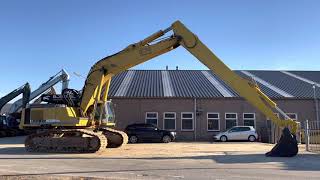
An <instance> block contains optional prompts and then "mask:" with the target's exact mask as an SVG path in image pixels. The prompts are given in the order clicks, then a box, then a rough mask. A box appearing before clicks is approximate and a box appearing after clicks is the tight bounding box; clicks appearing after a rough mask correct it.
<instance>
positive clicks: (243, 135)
mask: <svg viewBox="0 0 320 180" xmlns="http://www.w3.org/2000/svg"><path fill="white" fill-rule="evenodd" d="M239 129H240V139H241V140H247V139H248V137H249V135H250V128H249V127H239Z"/></svg>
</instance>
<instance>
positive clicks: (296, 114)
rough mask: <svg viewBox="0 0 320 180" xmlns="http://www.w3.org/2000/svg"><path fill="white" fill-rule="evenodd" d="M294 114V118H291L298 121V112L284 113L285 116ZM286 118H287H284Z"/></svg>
mask: <svg viewBox="0 0 320 180" xmlns="http://www.w3.org/2000/svg"><path fill="white" fill-rule="evenodd" d="M293 114H294V115H295V116H296V118H295V119H292V120H293V121H298V113H286V115H287V116H289V115H293ZM286 119H287V118H286Z"/></svg>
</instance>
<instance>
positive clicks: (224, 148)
mask: <svg viewBox="0 0 320 180" xmlns="http://www.w3.org/2000/svg"><path fill="white" fill-rule="evenodd" d="M23 139H24V137H14V138H2V139H0V153H1V152H5V151H7V152H8V153H9V154H12V155H13V154H19V153H23V154H25V153H26V152H24V148H23V147H24V146H23V144H22V143H23ZM273 146H274V145H273V144H265V143H258V142H255V143H252V142H226V143H222V142H172V143H168V144H164V143H139V144H127V145H125V146H124V147H121V148H110V149H107V150H106V151H105V152H103V153H95V154H65V156H70V157H125V158H130V157H134V158H145V157H185V156H198V155H210V154H215V155H227V154H235V153H237V152H241V153H245V154H252V153H253V154H256V153H261V152H268V151H270V150H271V149H272V147H273ZM299 148H300V152H304V151H305V148H304V145H300V146H299ZM29 154H30V155H33V154H32V153H29ZM40 154H41V153H40ZM51 156H54V154H51Z"/></svg>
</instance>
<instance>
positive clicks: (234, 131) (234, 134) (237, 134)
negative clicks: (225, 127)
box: [228, 127, 241, 140]
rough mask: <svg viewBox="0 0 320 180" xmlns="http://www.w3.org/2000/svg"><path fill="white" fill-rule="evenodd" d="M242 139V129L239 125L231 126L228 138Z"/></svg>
mask: <svg viewBox="0 0 320 180" xmlns="http://www.w3.org/2000/svg"><path fill="white" fill-rule="evenodd" d="M240 139H241V130H240V128H239V127H234V128H231V129H230V130H229V131H228V140H240Z"/></svg>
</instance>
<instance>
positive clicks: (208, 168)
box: [0, 137, 320, 180]
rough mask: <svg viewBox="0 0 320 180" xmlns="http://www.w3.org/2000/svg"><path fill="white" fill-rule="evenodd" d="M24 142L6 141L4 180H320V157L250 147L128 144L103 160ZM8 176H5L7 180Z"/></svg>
mask: <svg viewBox="0 0 320 180" xmlns="http://www.w3.org/2000/svg"><path fill="white" fill-rule="evenodd" d="M23 140H24V137H14V138H1V139H0V179H54V180H55V179H66V180H69V179H101V178H102V179H272V180H274V179H290V180H293V179H319V177H320V156H319V155H318V154H312V153H308V152H305V151H304V149H303V146H301V147H300V153H299V155H298V156H296V157H294V158H267V157H265V156H264V153H265V152H267V151H269V150H270V149H271V148H272V147H273V145H271V144H263V143H250V142H228V143H219V142H217V143H209V142H197V143H182V142H177V143H169V144H161V143H154V144H128V145H127V146H125V147H122V148H118V149H108V150H107V151H106V152H104V153H100V154H44V153H38V154H35V153H27V152H25V150H24V147H23V144H22V143H23ZM1 175H2V176H1Z"/></svg>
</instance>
